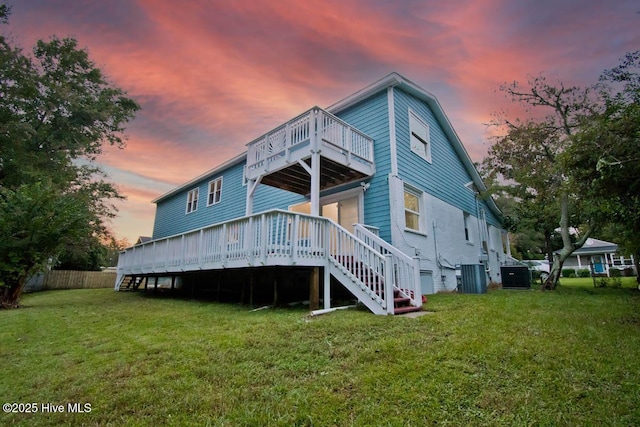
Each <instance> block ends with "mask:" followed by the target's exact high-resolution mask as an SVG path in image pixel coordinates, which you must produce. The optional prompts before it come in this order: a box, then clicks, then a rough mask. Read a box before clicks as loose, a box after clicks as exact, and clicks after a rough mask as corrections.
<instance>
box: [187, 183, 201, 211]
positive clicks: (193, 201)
mask: <svg viewBox="0 0 640 427" xmlns="http://www.w3.org/2000/svg"><path fill="white" fill-rule="evenodd" d="M198 192H199V189H198V188H194V189H193V190H191V191H189V193H187V213H191V212H194V211H195V210H196V209H198Z"/></svg>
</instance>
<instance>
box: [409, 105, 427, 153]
mask: <svg viewBox="0 0 640 427" xmlns="http://www.w3.org/2000/svg"><path fill="white" fill-rule="evenodd" d="M409 137H410V141H411V151H413V152H414V153H416V154H417V155H418V156H420V157H422V158H423V159H425V160H426V161H427V162H429V163H431V143H430V139H429V125H428V124H426V123H425V122H423V121H422V120H420V118H419V117H418V116H417V115H416V114H415V113H414V112H413V111H411V110H409Z"/></svg>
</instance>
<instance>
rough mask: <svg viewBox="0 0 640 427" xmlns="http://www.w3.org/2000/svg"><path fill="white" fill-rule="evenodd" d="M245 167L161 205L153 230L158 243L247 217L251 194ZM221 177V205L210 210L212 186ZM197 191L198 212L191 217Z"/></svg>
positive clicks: (218, 175)
mask: <svg viewBox="0 0 640 427" xmlns="http://www.w3.org/2000/svg"><path fill="white" fill-rule="evenodd" d="M243 166H244V164H243V163H241V164H237V165H234V166H231V167H230V168H229V169H226V170H224V171H222V172H220V173H219V174H217V175H213V176H211V177H209V178H206V179H203V180H202V181H200V182H198V183H194V185H193V186H191V187H188V188H185V189H184V190H183V191H181V192H179V193H176V194H174V195H173V196H171V197H169V198H167V199H165V200H161V201H160V202H158V205H157V207H156V219H155V223H154V227H153V238H154V239H158V238H161V237H166V236H171V235H173V234H178V233H184V232H186V231H189V230H194V229H196V228H201V227H205V226H207V225H210V224H215V223H217V222H221V221H226V220H229V219H233V218H237V217H240V216H243V215H244V211H245V203H246V194H247V193H246V187H245V186H243V185H242V169H243ZM220 176H221V177H222V194H221V198H220V203H217V204H215V205H211V206H207V196H208V192H209V188H208V187H209V182H210V181H212V180H214V179H216V178H218V177H220ZM196 187H198V188H199V195H198V209H197V210H196V211H194V212H191V213H188V214H187V213H186V205H187V193H188V192H189V191H191V190H193V189H194V188H196Z"/></svg>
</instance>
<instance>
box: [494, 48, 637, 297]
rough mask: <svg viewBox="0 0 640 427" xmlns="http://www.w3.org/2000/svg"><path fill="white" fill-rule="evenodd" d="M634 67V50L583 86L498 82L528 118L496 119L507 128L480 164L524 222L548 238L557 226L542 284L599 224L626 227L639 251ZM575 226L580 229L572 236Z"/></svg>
mask: <svg viewBox="0 0 640 427" xmlns="http://www.w3.org/2000/svg"><path fill="white" fill-rule="evenodd" d="M639 70H640V53H639V52H635V53H629V54H627V55H626V56H625V58H623V60H622V61H621V63H620V65H619V66H618V67H616V68H613V69H611V70H607V71H605V72H604V73H603V74H602V76H601V79H600V80H601V82H600V83H599V84H594V85H592V86H591V87H588V88H579V87H565V86H564V85H563V84H562V83H558V84H557V85H550V84H548V83H547V81H546V80H545V78H544V77H536V78H533V79H530V80H529V85H528V87H526V88H524V89H523V88H522V87H521V86H520V85H519V84H518V83H514V84H512V85H507V86H503V87H502V90H503V91H504V92H505V93H506V94H507V95H509V96H511V98H512V100H513V101H514V102H516V103H518V104H520V105H523V106H525V107H526V108H525V111H526V113H527V114H528V118H527V119H526V120H515V121H510V120H508V119H504V118H502V119H499V120H497V121H496V122H495V123H494V124H497V125H501V126H503V127H504V128H505V130H506V131H505V134H504V135H502V136H500V137H497V138H496V141H495V144H494V145H493V146H492V147H491V149H490V150H489V153H488V156H487V158H486V159H485V161H484V165H485V168H486V169H487V170H488V171H489V172H488V174H489V175H490V176H493V177H494V180H495V181H496V182H500V183H502V184H501V186H500V189H501V190H502V191H504V192H505V193H507V194H508V195H509V196H510V197H513V198H514V199H515V200H517V201H518V208H517V212H518V213H519V214H520V215H521V218H520V222H521V223H525V224H526V223H531V222H533V223H535V224H536V228H537V229H538V230H544V232H545V235H546V236H550V235H549V234H548V233H549V231H550V230H553V228H552V227H557V226H559V227H560V228H559V229H560V234H561V238H562V247H561V248H560V250H559V251H556V252H554V254H553V260H554V263H553V266H552V269H551V273H550V275H549V278H548V279H547V281H546V282H545V284H544V288H545V289H553V288H555V286H556V284H557V281H558V279H559V277H560V272H561V270H562V265H563V263H564V261H565V260H566V259H567V257H569V256H570V255H571V254H572V253H573V252H574V251H575V250H576V249H579V248H580V247H582V245H583V244H584V242H585V241H586V240H587V239H588V237H589V236H591V235H592V233H593V232H594V231H595V230H596V229H598V227H602V226H604V225H609V226H610V228H611V227H615V228H617V229H621V228H622V229H623V230H625V231H624V232H623V235H622V236H621V237H622V239H623V240H624V241H625V242H626V243H625V244H626V245H627V246H628V247H630V248H633V250H634V251H636V253H637V254H638V252H637V251H638V250H639V249H640V243H639V242H638V240H639V238H638V237H637V236H638V235H639V234H638V232H639V231H640V221H639V220H640V162H639V160H640V156H639V155H638V153H639V152H640V143H639V140H640V73H639ZM541 111H543V112H544V113H546V115H544V114H540V112H541ZM620 225H623V227H620ZM572 230H578V231H580V232H581V233H580V234H579V235H578V236H577V237H576V236H574V235H572V233H571V231H572ZM547 246H549V245H547ZM639 255H640V254H639ZM549 259H552V258H551V256H550V257H549Z"/></svg>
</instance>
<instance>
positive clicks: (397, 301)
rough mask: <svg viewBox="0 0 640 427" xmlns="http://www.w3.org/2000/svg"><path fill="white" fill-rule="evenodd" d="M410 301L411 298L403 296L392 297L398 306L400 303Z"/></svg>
mask: <svg viewBox="0 0 640 427" xmlns="http://www.w3.org/2000/svg"><path fill="white" fill-rule="evenodd" d="M409 302H411V298H405V297H395V298H393V303H394V304H395V305H396V306H398V305H401V304H407V303H409Z"/></svg>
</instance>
